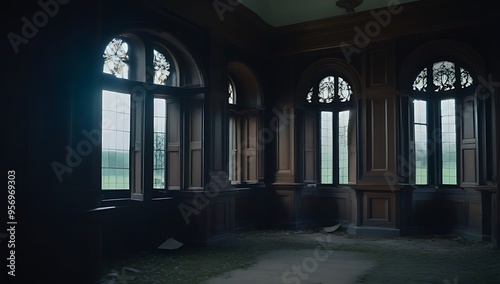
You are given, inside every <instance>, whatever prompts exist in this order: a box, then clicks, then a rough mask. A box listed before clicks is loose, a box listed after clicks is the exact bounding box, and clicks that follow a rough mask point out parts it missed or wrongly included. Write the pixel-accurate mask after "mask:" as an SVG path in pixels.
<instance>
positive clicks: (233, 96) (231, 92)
mask: <svg viewBox="0 0 500 284" xmlns="http://www.w3.org/2000/svg"><path fill="white" fill-rule="evenodd" d="M227 92H228V94H229V97H228V102H229V103H230V104H236V94H235V93H234V86H233V82H232V81H231V79H229V83H228V90H227Z"/></svg>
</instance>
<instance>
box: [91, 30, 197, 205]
mask: <svg viewBox="0 0 500 284" xmlns="http://www.w3.org/2000/svg"><path fill="white" fill-rule="evenodd" d="M115 38H120V39H122V40H124V41H126V42H127V44H128V53H129V59H128V61H129V63H128V64H129V76H128V79H122V78H118V77H116V76H114V75H113V74H108V73H104V70H103V71H102V72H101V87H100V90H101V91H100V92H101V94H100V97H101V98H102V96H103V94H102V93H103V90H108V91H111V92H120V93H125V94H130V98H131V105H130V147H129V189H127V190H118V189H103V188H102V184H101V183H102V177H101V180H100V183H99V184H100V185H101V187H100V190H101V193H102V196H103V200H106V201H112V200H116V199H119V200H139V201H145V200H151V199H154V198H163V197H166V196H168V193H167V192H168V190H169V189H168V187H167V184H168V181H167V178H168V176H167V175H166V174H165V188H164V189H155V188H154V186H153V173H154V169H153V168H154V165H153V163H154V156H153V155H154V145H153V142H154V100H155V99H156V98H164V99H175V100H178V101H179V102H180V103H181V106H180V113H181V117H182V119H181V121H179V124H180V126H179V127H180V129H181V133H182V138H184V136H185V135H187V134H186V133H188V132H189V129H185V128H186V124H187V120H189V115H190V111H189V108H188V107H187V106H188V105H189V104H188V103H187V102H190V101H193V100H195V101H198V102H200V104H201V109H202V110H201V111H202V113H203V99H204V94H205V93H206V87H205V86H204V85H203V82H202V83H201V85H195V86H193V85H189V84H186V82H187V81H189V78H187V77H188V76H189V74H188V73H187V72H184V71H183V67H184V68H186V67H185V65H186V63H185V62H184V61H185V60H186V59H185V58H183V57H182V52H183V51H181V50H179V49H178V48H177V47H176V46H174V44H173V43H171V42H169V40H166V39H164V38H162V37H161V36H159V35H154V34H151V33H148V32H143V31H136V32H133V33H130V32H126V33H122V34H120V35H117V36H114V37H111V38H110V39H109V40H105V41H104V42H105V46H104V48H106V47H107V45H108V44H109V43H110V42H111V40H113V39H115ZM103 50H104V49H103ZM154 50H156V51H158V52H160V53H162V54H164V55H165V57H167V54H165V53H168V58H167V60H171V61H169V63H170V64H171V66H172V64H173V65H174V68H175V71H176V78H174V79H175V80H176V82H174V83H173V86H172V85H160V84H155V83H154V77H155V73H154V52H153V51H154ZM102 64H104V60H103V61H102ZM101 66H103V65H101ZM180 67H181V68H180ZM196 67H197V68H198V70H197V71H199V66H196ZM202 81H203V79H202ZM101 104H102V99H101ZM147 114H148V115H147ZM201 119H202V120H203V115H202V117H201ZM100 121H101V124H100V125H101V127H102V105H101V111H100ZM101 131H102V130H101ZM203 132H204V131H203V122H202V128H201V137H203ZM134 137H135V139H134ZM202 140H203V138H202ZM201 147H202V154H201V157H202V161H200V162H201V168H202V169H203V155H204V154H203V145H202V146H201ZM165 148H166V146H165ZM180 148H181V150H180V151H181V153H182V154H181V155H182V157H181V158H180V159H181V163H184V160H185V159H186V157H187V156H188V155H187V154H186V153H185V152H187V151H188V149H189V146H188V145H187V142H186V141H181V143H180ZM101 149H102V147H100V150H101ZM165 153H166V152H165ZM99 161H100V163H99V165H100V168H101V175H102V165H103V163H102V150H101V153H100V160H99ZM164 161H165V169H167V167H168V161H167V160H166V159H165V160H164ZM187 171H188V169H185V168H181V176H182V177H181V186H180V189H187V186H186V184H185V183H184V182H185V178H186V177H187V176H189V174H188V173H187ZM202 173H203V171H202ZM201 184H202V185H203V174H202V176H201Z"/></svg>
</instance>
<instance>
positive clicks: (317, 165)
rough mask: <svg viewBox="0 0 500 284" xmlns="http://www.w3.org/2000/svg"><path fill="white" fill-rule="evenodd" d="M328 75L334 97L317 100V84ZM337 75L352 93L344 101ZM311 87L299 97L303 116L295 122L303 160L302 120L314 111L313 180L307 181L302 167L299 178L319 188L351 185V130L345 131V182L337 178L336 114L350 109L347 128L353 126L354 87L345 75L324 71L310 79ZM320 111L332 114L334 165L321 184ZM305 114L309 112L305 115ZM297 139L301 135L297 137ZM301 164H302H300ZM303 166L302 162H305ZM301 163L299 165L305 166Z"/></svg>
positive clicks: (337, 118) (303, 122)
mask: <svg viewBox="0 0 500 284" xmlns="http://www.w3.org/2000/svg"><path fill="white" fill-rule="evenodd" d="M329 76H333V77H335V80H334V85H335V92H334V93H335V97H334V99H333V101H332V102H330V103H326V102H320V101H319V92H320V90H319V85H320V82H321V81H322V80H323V79H325V78H327V77H329ZM338 78H342V79H343V80H344V81H345V82H346V83H347V84H348V85H349V87H350V91H351V94H350V99H349V100H348V101H347V102H341V101H340V96H339V95H338V84H339V83H338V82H339V79H338ZM313 82H314V83H313V84H312V85H313V86H312V87H311V88H309V89H308V91H307V92H306V94H305V95H303V96H302V100H303V103H301V106H302V107H301V110H300V112H301V113H302V117H303V119H302V120H301V122H300V124H298V125H297V126H298V127H299V128H300V129H301V130H300V131H299V133H302V135H301V136H302V139H301V141H300V145H302V149H303V151H302V155H301V159H300V160H301V161H304V160H305V159H306V157H305V156H304V155H305V149H306V148H308V146H306V144H307V143H306V141H305V139H306V137H305V136H306V134H305V129H304V128H305V127H307V126H306V124H307V123H306V121H305V119H306V118H305V116H307V115H310V114H311V112H312V113H313V114H312V115H313V117H312V119H313V121H314V122H313V123H314V124H315V125H314V131H313V132H314V134H313V136H314V144H315V145H316V146H315V153H314V157H315V161H314V181H312V180H308V179H306V174H305V169H303V170H302V172H304V173H303V176H302V178H301V179H302V181H303V182H305V183H315V184H316V186H317V187H320V188H332V187H333V188H338V187H342V186H347V185H349V184H352V181H350V176H351V167H350V160H351V159H350V150H349V146H350V143H349V141H350V140H351V139H350V138H351V137H350V133H351V131H352V130H348V134H347V141H348V142H347V147H348V151H347V155H348V157H347V162H348V165H347V183H340V182H339V180H340V178H339V177H340V167H339V164H340V162H339V156H340V155H339V152H340V150H339V148H340V144H339V135H338V133H339V114H340V113H341V112H343V111H349V119H348V127H351V126H354V127H356V125H354V124H353V121H355V113H356V98H355V93H354V89H353V84H352V83H351V82H350V80H349V79H348V77H346V76H344V75H343V74H339V73H337V72H327V73H324V74H322V75H321V76H316V77H315V79H314V80H313ZM310 90H312V100H311V102H309V101H308V99H307V97H308V94H309V92H310ZM323 111H327V112H331V113H332V125H333V127H332V131H333V141H332V147H333V166H332V171H333V173H332V183H323V182H322V180H321V175H322V167H321V164H322V161H321V155H322V151H321V149H322V147H321V113H322V112H323ZM306 113H308V114H306ZM299 139H300V138H299ZM302 164H303V163H302ZM304 166H305V165H304ZM304 166H302V167H304Z"/></svg>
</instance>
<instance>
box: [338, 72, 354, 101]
mask: <svg viewBox="0 0 500 284" xmlns="http://www.w3.org/2000/svg"><path fill="white" fill-rule="evenodd" d="M338 78H339V90H338V91H339V93H338V95H339V98H340V101H341V102H343V103H344V102H348V101H349V100H351V94H352V89H351V85H349V83H347V82H346V81H345V80H344V79H342V77H338Z"/></svg>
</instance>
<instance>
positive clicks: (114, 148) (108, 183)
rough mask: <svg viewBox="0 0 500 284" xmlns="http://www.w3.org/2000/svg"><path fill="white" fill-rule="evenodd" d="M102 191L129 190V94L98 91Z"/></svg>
mask: <svg viewBox="0 0 500 284" xmlns="http://www.w3.org/2000/svg"><path fill="white" fill-rule="evenodd" d="M101 139H102V141H101V145H102V167H101V170H102V175H101V182H102V189H104V190H114V189H129V172H130V171H129V168H130V166H129V156H130V95H129V94H123V93H117V92H111V91H106V90H103V91H102V138H101Z"/></svg>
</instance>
